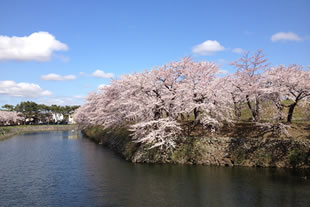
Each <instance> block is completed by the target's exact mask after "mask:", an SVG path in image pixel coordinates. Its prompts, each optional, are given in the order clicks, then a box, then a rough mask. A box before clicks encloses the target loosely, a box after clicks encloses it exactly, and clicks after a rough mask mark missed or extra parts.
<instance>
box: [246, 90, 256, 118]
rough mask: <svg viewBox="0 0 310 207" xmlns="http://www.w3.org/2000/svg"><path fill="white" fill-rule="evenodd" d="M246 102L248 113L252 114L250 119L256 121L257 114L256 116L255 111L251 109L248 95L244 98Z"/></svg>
mask: <svg viewBox="0 0 310 207" xmlns="http://www.w3.org/2000/svg"><path fill="white" fill-rule="evenodd" d="M246 102H247V104H248V107H249V109H250V111H251V113H252V118H253V120H254V121H257V114H256V111H255V109H253V107H252V105H251V102H250V99H249V96H248V95H247V96H246Z"/></svg>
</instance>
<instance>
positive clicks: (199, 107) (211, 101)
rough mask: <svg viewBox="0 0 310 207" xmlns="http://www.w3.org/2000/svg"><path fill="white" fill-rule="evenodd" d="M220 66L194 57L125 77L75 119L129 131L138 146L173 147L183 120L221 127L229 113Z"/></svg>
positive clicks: (95, 97)
mask: <svg viewBox="0 0 310 207" xmlns="http://www.w3.org/2000/svg"><path fill="white" fill-rule="evenodd" d="M218 72H219V69H218V67H217V66H216V64H215V63H210V62H194V61H192V59H190V58H187V57H186V58H183V59H182V60H181V61H178V62H172V63H169V64H166V65H163V66H158V67H155V68H153V69H152V70H151V71H144V72H142V73H134V74H129V75H124V76H121V77H120V78H119V79H118V80H113V81H112V82H111V84H110V85H109V86H107V87H103V88H102V90H100V91H99V92H97V93H93V94H90V95H89V97H88V99H87V103H86V104H85V105H84V106H82V107H80V108H79V109H78V110H77V112H76V113H75V115H74V118H75V120H76V121H77V122H78V123H80V124H83V125H84V126H89V125H103V126H104V127H105V128H117V127H127V128H128V129H130V130H131V131H132V132H133V136H132V137H133V139H134V141H135V142H141V143H145V144H149V145H150V147H151V148H152V147H160V148H171V147H174V146H175V144H174V143H175V141H176V139H177V138H178V137H180V136H181V132H182V128H181V123H180V120H179V118H180V117H183V119H182V121H186V120H185V119H184V117H185V116H187V117H188V116H189V114H194V120H195V122H196V124H198V123H202V124H204V125H207V126H210V125H211V126H220V123H222V121H223V120H225V119H229V117H230V116H227V114H229V112H230V107H229V106H230V105H231V104H229V103H228V101H229V99H228V98H227V91H226V90H225V81H223V80H224V79H221V78H219V77H218V76H217V74H218Z"/></svg>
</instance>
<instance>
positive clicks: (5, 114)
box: [0, 111, 24, 125]
mask: <svg viewBox="0 0 310 207" xmlns="http://www.w3.org/2000/svg"><path fill="white" fill-rule="evenodd" d="M19 120H20V121H22V120H24V118H23V117H22V116H21V114H19V113H17V112H16V111H0V124H1V123H2V125H11V124H16V123H17V121H19Z"/></svg>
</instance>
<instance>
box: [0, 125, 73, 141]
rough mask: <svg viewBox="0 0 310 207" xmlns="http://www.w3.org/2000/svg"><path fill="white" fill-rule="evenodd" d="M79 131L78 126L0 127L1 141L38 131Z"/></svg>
mask: <svg viewBox="0 0 310 207" xmlns="http://www.w3.org/2000/svg"><path fill="white" fill-rule="evenodd" d="M71 129H77V125H21V126H0V140H4V139H8V138H10V137H12V136H14V135H17V134H20V133H27V132H37V131H62V130H71Z"/></svg>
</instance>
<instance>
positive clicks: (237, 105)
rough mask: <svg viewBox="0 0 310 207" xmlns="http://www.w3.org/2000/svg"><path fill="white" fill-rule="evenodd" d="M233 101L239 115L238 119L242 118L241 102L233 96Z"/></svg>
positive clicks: (236, 113)
mask: <svg viewBox="0 0 310 207" xmlns="http://www.w3.org/2000/svg"><path fill="white" fill-rule="evenodd" d="M232 99H233V102H234V111H235V116H236V117H237V120H240V117H241V107H240V103H238V102H237V101H236V98H235V97H234V96H233V97H232Z"/></svg>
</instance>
